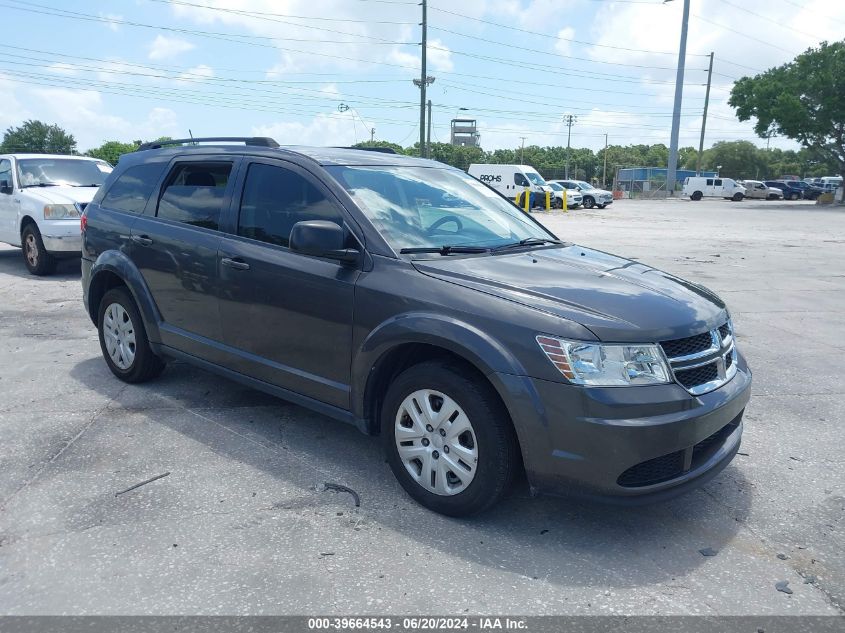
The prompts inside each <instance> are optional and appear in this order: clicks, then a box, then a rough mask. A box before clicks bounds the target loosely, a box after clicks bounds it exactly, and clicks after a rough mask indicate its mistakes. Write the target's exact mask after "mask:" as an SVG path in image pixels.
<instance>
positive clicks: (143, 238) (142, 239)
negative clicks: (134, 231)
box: [131, 235, 153, 246]
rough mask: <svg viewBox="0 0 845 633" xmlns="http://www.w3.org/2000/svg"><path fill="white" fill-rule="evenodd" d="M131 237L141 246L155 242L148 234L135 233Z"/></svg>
mask: <svg viewBox="0 0 845 633" xmlns="http://www.w3.org/2000/svg"><path fill="white" fill-rule="evenodd" d="M131 239H132V241H133V242H135V243H136V244H139V245H140V246H151V245H152V243H153V241H152V239H150V238H149V237H147V236H146V235H133V236H132V238H131Z"/></svg>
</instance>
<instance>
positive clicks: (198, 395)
mask: <svg viewBox="0 0 845 633" xmlns="http://www.w3.org/2000/svg"><path fill="white" fill-rule="evenodd" d="M536 217H538V218H540V219H541V221H543V222H545V223H546V224H547V225H548V226H550V227H551V228H552V230H553V231H555V232H556V233H557V234H558V235H559V236H560V237H562V238H565V239H567V240H571V241H575V242H578V243H581V244H584V245H586V246H590V247H594V248H599V249H602V250H607V251H610V252H613V253H617V254H620V255H624V256H627V257H631V258H635V259H638V260H640V261H643V262H646V263H650V264H653V265H655V266H657V267H658V268H662V269H665V270H668V271H670V272H672V273H676V274H678V275H680V276H682V277H685V278H688V279H690V280H693V281H696V282H700V283H703V284H704V285H706V286H708V287H710V288H712V289H713V290H715V291H716V292H717V293H719V294H720V295H721V296H722V297H723V298H724V299H725V300H726V301H727V303H728V305H729V307H730V308H731V311H732V314H733V318H734V322H735V326H736V334H737V339H738V342H739V345H740V346H741V349H742V350H743V352H744V353H745V354H746V356H747V357H748V359H749V363H750V364H751V366H752V369H753V371H754V380H755V382H754V393H753V396H752V400H751V403H750V405H749V407H748V409H747V411H746V416H745V436H744V440H743V445H742V448H741V449H740V451H741V452H740V454H739V455H738V456H737V458H736V459H735V460H734V462H733V463H732V464H731V466H729V467H728V468H727V469H726V470H725V471H723V473H722V474H720V475H719V476H718V477H717V478H716V479H714V480H713V481H712V482H711V483H709V484H707V485H706V486H705V487H704V488H702V489H699V490H697V491H694V492H692V493H690V494H688V495H686V496H683V497H681V498H678V499H675V500H673V501H670V502H668V503H663V504H659V505H653V506H647V507H641V508H632V509H621V508H618V507H608V506H602V505H595V504H589V503H585V502H576V501H572V500H567V499H557V498H546V497H541V498H530V497H529V496H528V494H527V492H526V490H525V489H524V487H523V486H518V487H517V488H516V489H515V490H514V491H513V493H512V495H511V496H510V497H509V498H508V499H506V500H505V501H504V502H503V503H502V504H501V505H500V506H498V507H497V508H495V509H494V510H493V511H491V512H489V513H487V514H485V515H483V516H481V517H478V518H476V519H473V520H456V519H450V518H446V517H442V516H439V515H436V514H433V513H431V512H429V511H427V510H424V509H423V508H421V507H419V506H417V505H416V504H414V503H413V502H412V501H411V500H410V499H409V498H408V497H407V496H406V495H405V494H404V492H403V491H402V489H401V488H400V486H399V485H398V483H397V482H396V481H395V480H394V478H393V476H392V474H391V472H390V470H389V468H388V466H387V465H386V464H385V462H384V458H383V455H382V452H381V447H380V444H379V441H378V440H375V439H373V438H369V437H366V436H364V435H361V434H359V433H358V432H357V431H356V430H355V429H354V428H352V427H349V426H346V425H343V424H341V423H338V422H335V421H333V420H330V419H328V418H325V417H323V416H320V415H317V414H314V413H311V412H309V411H306V410H304V409H302V408H299V407H297V406H294V405H291V404H288V403H285V402H283V401H281V400H277V399H275V398H272V397H270V396H267V395H265V394H262V393H259V392H256V391H252V390H250V389H247V388H244V387H241V386H239V385H237V384H235V383H232V382H229V381H227V380H225V379H223V378H218V377H216V376H213V375H210V374H208V373H205V372H203V371H201V370H198V369H194V368H192V367H189V366H187V365H185V364H182V363H173V364H171V365H170V366H169V367H168V369H167V370H166V371H165V373H164V374H163V375H162V376H161V377H160V378H159V379H158V380H156V381H154V382H150V383H147V384H144V385H138V386H129V385H125V384H123V383H120V382H119V381H118V380H117V379H115V378H114V377H113V376H112V375H111V373H110V372H109V371H108V369H107V368H106V365H105V363H104V362H103V360H102V359H101V357H100V350H99V345H98V343H97V336H96V331H95V328H94V326H93V325H92V323H91V322H90V320H89V319H88V317H87V315H86V313H85V312H84V310H83V307H82V303H81V288H80V282H79V269H78V261H70V262H65V263H63V264H62V265H61V266H60V268H59V271H58V273H57V274H56V275H55V276H52V277H48V278H36V277H33V276H31V275H29V274H28V273H27V271H26V269H25V267H24V265H23V261H22V258H21V255H20V251H19V250H17V249H12V248H7V247H0V434H1V435H0V437H2V444H1V445H2V449H0V614H309V613H323V614H409V613H414V614H420V613H438V614H455V615H460V614H489V613H496V614H521V615H533V614H706V615H714V614H726V615H727V614H730V615H744V614H757V615H771V614H839V615H842V614H845V556H843V554H842V552H843V551H845V527H843V526H844V525H845V521H843V518H845V517H844V516H843V515H845V450H843V448H845V433H843V419H844V418H845V407H843V399H845V388H843V375H845V339H843V336H842V332H843V331H845V317H843V314H845V293H844V292H843V291H844V290H845V257H843V253H845V211H842V210H841V209H840V210H834V209H830V208H826V209H823V208H819V207H817V206H815V205H813V204H811V203H784V202H754V201H745V202H742V203H739V204H737V203H730V202H726V201H721V200H719V201H702V202H697V203H693V202H689V201H660V202H648V201H627V200H624V201H619V202H616V203H614V204H613V205H612V206H611V207H609V208H607V209H604V210H598V209H594V210H590V211H586V210H576V211H572V212H569V213H566V214H563V213H556V214H538V215H537V216H536ZM165 473H169V474H167V475H166V476H164V477H160V478H158V479H156V480H155V481H151V482H149V483H146V484H145V485H143V486H140V487H138V488H135V489H134V490H130V491H128V492H125V493H123V494H118V495H116V493H120V492H122V491H124V490H126V489H127V488H129V487H131V486H134V485H136V484H138V483H140V482H143V481H145V480H148V479H150V478H152V477H156V476H158V475H164V474H165ZM326 482H332V483H337V484H342V485H344V486H348V487H350V488H352V489H354V490H355V491H356V492H357V493H358V494H359V495H360V499H361V505H360V508H356V507H355V505H354V502H353V498H352V496H351V495H350V494H348V493H345V492H338V491H333V490H328V491H326V490H324V485H325V483H326ZM702 550H704V553H702ZM784 581H786V582H788V586H786V588H787V589H789V590H791V592H792V593H785V592H783V591H780V590H778V589H777V588H776V585H777V584H778V583H781V582H784ZM781 587H782V588H784V585H781Z"/></svg>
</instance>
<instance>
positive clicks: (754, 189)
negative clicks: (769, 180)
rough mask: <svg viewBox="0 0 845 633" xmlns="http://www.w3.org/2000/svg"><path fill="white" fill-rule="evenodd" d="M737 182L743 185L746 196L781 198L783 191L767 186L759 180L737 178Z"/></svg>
mask: <svg viewBox="0 0 845 633" xmlns="http://www.w3.org/2000/svg"><path fill="white" fill-rule="evenodd" d="M737 183H738V184H740V185H742V186H743V187H745V197H746V198H759V199H762V200H783V191H781V190H780V189H778V188H776V187H769V186H767V185H766V184H765V183H762V182H760V181H759V180H739V181H737Z"/></svg>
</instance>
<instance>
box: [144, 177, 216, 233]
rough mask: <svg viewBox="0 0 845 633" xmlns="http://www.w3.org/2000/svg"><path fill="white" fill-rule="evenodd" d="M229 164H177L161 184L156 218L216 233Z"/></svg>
mask: <svg viewBox="0 0 845 633" xmlns="http://www.w3.org/2000/svg"><path fill="white" fill-rule="evenodd" d="M231 173H232V163H227V162H180V163H177V164H176V165H175V166H174V167H173V169H172V170H171V172H170V174H169V175H168V176H167V179H166V180H165V183H164V187H163V188H162V193H161V198H160V199H159V203H158V212H157V214H156V215H158V217H160V218H164V219H167V220H173V221H175V222H181V223H182V224H190V225H191V226H196V227H200V228H205V229H211V230H213V231H217V230H219V228H220V214H221V212H222V211H223V202H224V199H225V194H226V188H227V186H228V184H229V176H230V175H231Z"/></svg>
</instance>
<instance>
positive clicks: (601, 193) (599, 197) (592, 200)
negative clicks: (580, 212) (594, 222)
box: [549, 180, 613, 209]
mask: <svg viewBox="0 0 845 633" xmlns="http://www.w3.org/2000/svg"><path fill="white" fill-rule="evenodd" d="M549 182H550V183H551V182H556V183H558V184H559V185H562V186H564V187H566V188H567V189H574V190H575V191H579V192H581V196H582V198H583V204H584V208H585V209H592V208H593V207H598V208H599V209H604V208H605V207H606V206H607V205H609V204H613V194H612V193H610V192H609V191H605V190H604V189H596V188H595V187H593V185H591V184H590V183H588V182H584V181H583V180H550V181H549Z"/></svg>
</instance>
